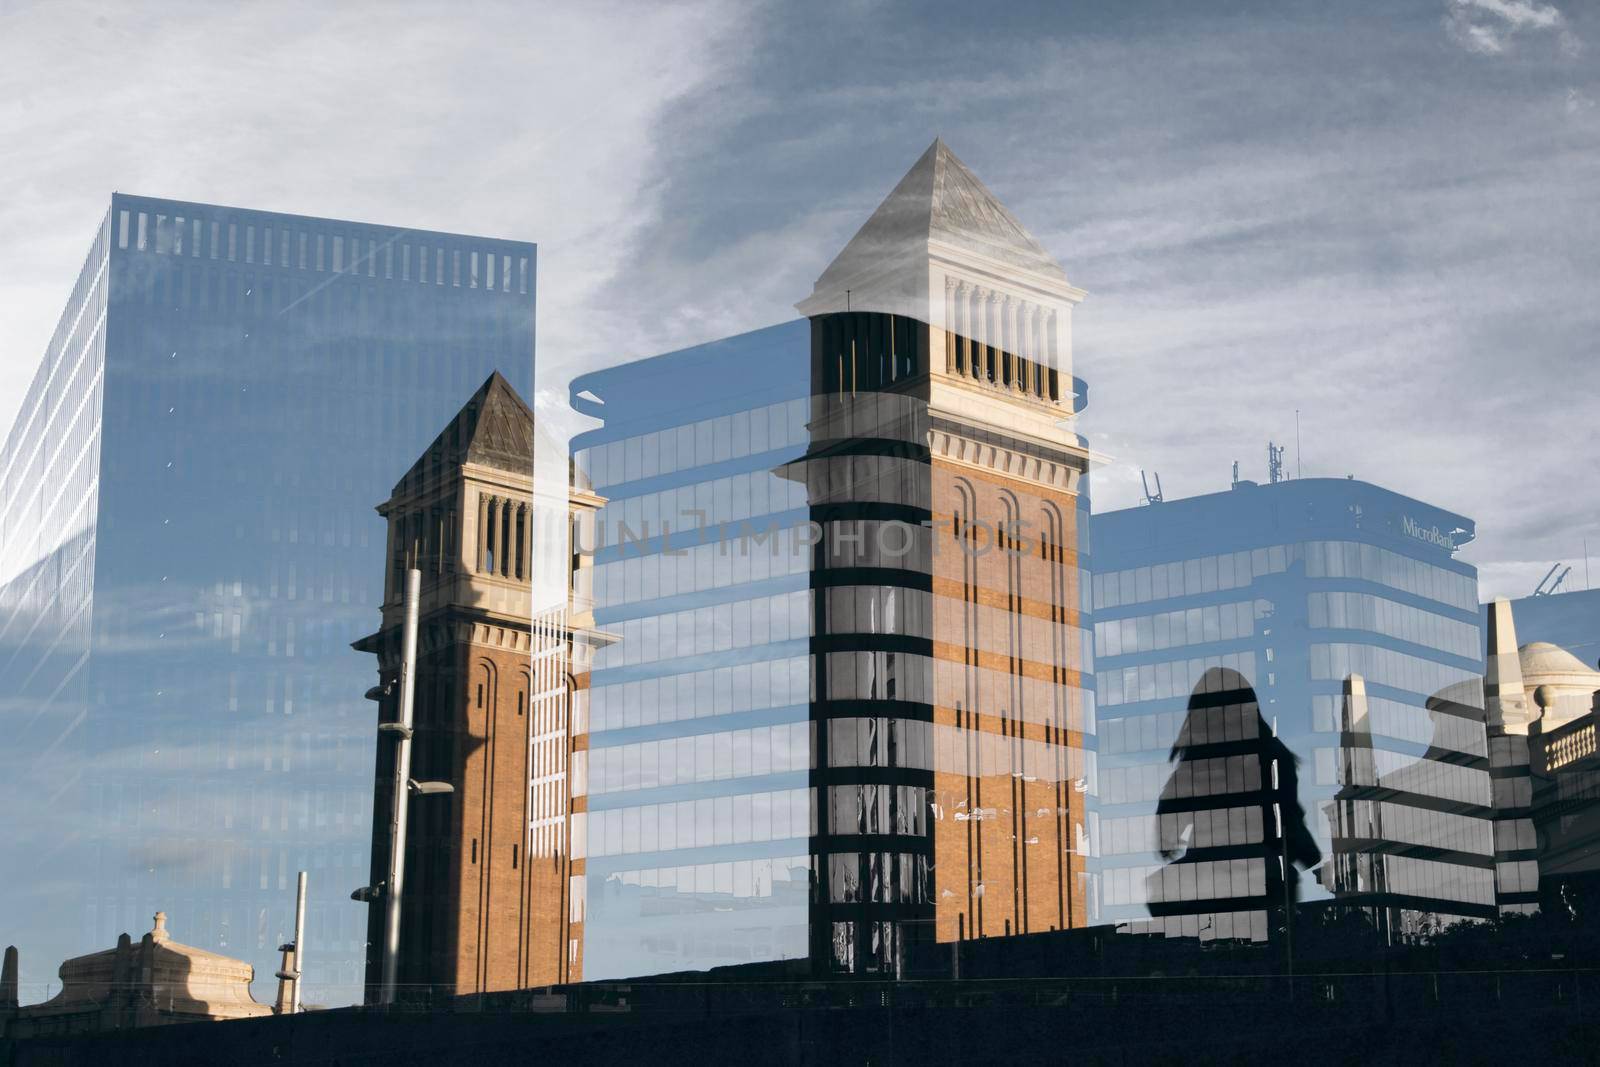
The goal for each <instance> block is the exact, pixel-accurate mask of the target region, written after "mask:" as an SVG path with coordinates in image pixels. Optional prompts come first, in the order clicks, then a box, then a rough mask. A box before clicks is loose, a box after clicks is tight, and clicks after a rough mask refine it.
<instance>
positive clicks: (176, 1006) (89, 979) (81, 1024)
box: [0, 911, 273, 1039]
mask: <svg viewBox="0 0 1600 1067" xmlns="http://www.w3.org/2000/svg"><path fill="white" fill-rule="evenodd" d="M60 975H61V991H60V992H59V993H57V994H56V995H55V996H54V997H51V998H50V999H49V1000H47V1001H45V1002H44V1003H42V1004H29V1005H26V1006H22V1007H19V1006H18V1004H17V950H16V949H15V948H7V949H6V955H5V971H4V975H3V977H0V1038H14V1039H15V1038H27V1037H51V1036H56V1035H61V1034H91V1033H98V1032H100V1031H104V1030H126V1029H130V1028H133V1027H140V1026H161V1025H164V1024H166V1023H192V1022H216V1021H220V1020H223V1019H250V1018H255V1017H257V1016H261V1015H271V1014H272V1012H273V1009H272V1008H269V1007H268V1006H267V1005H265V1004H257V1003H256V1002H255V1000H254V998H252V997H251V996H250V980H251V979H252V978H253V977H254V976H255V969H254V968H253V967H251V966H250V965H249V964H248V963H245V962H244V961H243V960H236V959H232V958H230V957H228V956H222V955H219V954H218V953H215V952H207V951H205V950H204V949H199V948H194V947H193V946H190V945H180V944H179V943H178V942H176V941H174V940H173V939H172V935H171V934H170V933H168V931H167V916H166V913H165V912H159V911H158V912H156V915H155V925H154V926H153V927H152V928H151V929H150V932H149V933H147V934H145V935H144V936H143V937H142V938H140V939H139V940H138V941H137V942H135V941H133V940H132V939H131V938H130V937H128V935H127V934H123V935H122V936H121V937H119V938H118V939H117V947H116V948H111V949H106V950H105V951H104V952H92V953H90V954H89V955H87V956H78V957H75V958H73V959H70V960H67V961H66V962H65V963H63V964H62V965H61V971H60Z"/></svg>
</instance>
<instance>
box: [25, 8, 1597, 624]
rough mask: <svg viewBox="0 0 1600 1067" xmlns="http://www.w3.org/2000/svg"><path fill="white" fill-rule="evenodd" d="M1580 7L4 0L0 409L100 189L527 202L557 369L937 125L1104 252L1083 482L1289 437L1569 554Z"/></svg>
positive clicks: (618, 345)
mask: <svg viewBox="0 0 1600 1067" xmlns="http://www.w3.org/2000/svg"><path fill="white" fill-rule="evenodd" d="M1597 49H1600V9H1597V8H1595V7H1592V6H1591V7H1584V6H1580V5H1579V4H1578V3H1576V2H1574V0H1564V2H1562V3H1559V4H1552V3H1541V2H1537V0H1385V2H1382V3H1359V2H1351V3H1341V4H1337V5H1329V4H1323V3H1297V2H1286V3H1260V4H1249V3H1237V2H1233V3H1198V2H1188V3H1177V2H1174V3H1159V2H1126V3H1106V4H1089V3H1075V4H1067V3H1050V4H1040V5H1037V6H1030V5H1027V4H1014V5H1005V6H997V5H981V6H975V5H970V4H956V5H940V4H930V3H914V4H913V3H904V4H900V3H888V2H874V0H844V2H833V3H829V2H822V3H805V4H780V3H742V4H733V3H716V2H710V3H695V4H683V5H669V4H643V5H622V4H606V3H583V4H572V5H565V6H564V5H562V4H559V3H541V4H539V5H522V4H495V3H478V4H473V5H459V4H452V5H445V4H405V3H398V4H396V3H387V4H381V5H379V4H360V3H349V4H342V5H337V6H333V5H320V4H315V5H314V4H297V3H281V4H274V5H254V6H239V5H227V6H220V5H211V4H185V3H181V2H171V3H164V4H161V5H146V6H145V7H143V8H138V7H134V6H131V5H111V4H92V3H71V2H67V3H50V4H42V3H38V4H36V3H29V2H17V0H0V183H3V189H4V195H3V196H0V247H3V249H4V252H3V254H0V351H3V353H4V356H3V358H0V423H4V424H9V422H10V420H11V418H12V416H13V414H14V412H15V410H16V407H17V405H18V404H19V402H20V400H21V398H22V395H23V391H24V390H25V389H26V387H27V383H28V381H29V379H30V378H31V376H32V373H33V369H34V367H35V365H36V364H37V361H38V359H39V357H40V355H41V354H42V353H43V350H44V348H45V345H46V343H47V341H48V339H49V337H50V334H51V333H52V331H53V329H54V327H55V321H56V317H57V315H58V314H59V312H60V308H61V306H62V304H63V303H64V301H65V299H66V296H67V294H68V292H69V291H70V289H71V286H72V283H73V280H74V279H75V277H76V275H77V272H78V270H79V268H80V267H81V265H82V263H83V257H84V254H85V252H86V251H87V248H88V245H89V240H90V238H91V236H92V233H93V230H94V227H95V225H96V224H97V222H98V221H99V219H100V217H101V216H102V215H103V213H104V211H105V209H106V205H107V198H108V197H109V195H110V193H111V192H112V191H113V190H118V191H123V192H130V193H141V194H148V195H155V196H165V197H171V198H179V199H193V200H199V201H207V202H214V203H223V204H233V205H241V206H249V207H258V208H265V209H270V210H282V211H291V212H299V213H304V214H311V215H324V216H333V217H343V218H354V219H361V220H366V221H372V222H380V223H391V224H400V225H406V226H412V227H417V228H429V229H438V230H447V231H457V232H465V233H476V234H484V235H491V236H501V237H511V238H518V239H526V240H533V241H537V242H538V243H539V245H540V260H539V301H540V310H539V315H540V327H539V331H540V333H539V375H540V380H541V383H542V385H541V396H540V397H539V403H540V407H541V410H548V409H549V408H550V406H551V405H553V404H559V402H560V400H561V397H562V396H563V395H564V390H563V389H562V383H564V381H565V380H566V378H567V377H569V376H570V375H571V374H572V373H575V372H578V371H583V370H592V369H595V368H597V367H601V366H607V365H611V364H615V363H619V362H623V361H625V360H630V359H636V358H640V357H642V356H646V355H650V354H653V353H656V352H661V351H667V350H670V349H673V348H677V347H681V346H684V345H688V344H693V343H696V342H699V341H704V340H709V339H713V338H716V337H720V336H724V335H727V334H730V333H735V332H739V331H742V330H747V329H752V328H756V327H759V326H763V325H768V324H771V323H774V322H779V321H783V320H785V319H788V318H791V317H793V316H794V314H795V312H794V310H793V305H794V302H795V301H797V300H799V299H801V298H802V297H804V296H805V295H807V294H808V293H809V292H810V291H811V285H812V282H813V281H814V280H815V278H816V277H817V275H818V274H820V273H821V271H822V269H823V268H824V267H825V266H826V265H827V263H828V261H829V260H830V259H831V258H832V256H833V254H834V253H835V252H836V251H837V250H838V249H839V248H840V247H842V246H843V244H844V243H845V241H847V240H848V238H849V237H850V235H851V234H852V233H853V232H854V230H855V228H856V227H857V226H859V225H860V223H861V222H862V221H864V220H865V219H866V217H867V215H868V214H870V212H871V211H872V209H873V207H874V206H876V204H877V203H878V201H879V200H881V199H882V197H883V196H884V195H885V194H886V193H887V192H888V191H889V189H890V188H892V187H893V185H894V184H895V182H896V181H897V180H898V179H899V177H900V176H901V174H902V173H903V172H904V171H905V170H906V169H907V168H908V167H909V166H910V165H911V164H912V163H913V162H914V161H915V160H916V158H917V157H918V156H919V155H920V154H921V153H922V151H923V150H924V149H925V148H926V147H927V145H928V143H929V142H930V141H931V140H932V139H933V138H934V136H935V135H939V136H942V137H944V139H945V140H946V141H947V142H948V143H949V144H950V145H951V147H952V148H953V149H954V150H955V152H956V153H957V154H958V155H959V156H960V157H961V158H962V159H963V160H964V161H965V162H966V163H967V164H968V165H969V166H970V167H971V168H972V169H973V170H974V171H975V172H976V173H977V174H978V175H979V176H980V177H981V178H982V179H983V180H984V181H985V182H986V183H987V184H988V185H989V186H990V188H991V189H992V190H993V191H994V192H995V193H996V194H997V195H998V196H999V197H1000V199H1001V200H1002V201H1004V202H1005V203H1006V204H1007V205H1008V206H1009V207H1010V208H1011V209H1012V211H1013V212H1014V213H1015V214H1016V215H1017V216H1018V217H1019V218H1020V219H1021V220H1022V221H1023V223H1024V224H1025V225H1026V226H1027V227H1028V228H1029V229H1030V230H1031V231H1032V232H1033V233H1034V234H1035V236H1036V237H1038V239H1039V240H1040V241H1041V242H1042V243H1043V244H1044V246H1045V247H1046V248H1047V249H1049V250H1050V251H1051V252H1052V253H1053V254H1055V256H1056V257H1057V258H1058V259H1059V260H1060V262H1061V263H1062V264H1063V266H1064V267H1065V269H1066V271H1067V274H1068V276H1069V277H1070V278H1071V280H1072V282H1073V283H1074V284H1076V285H1078V286H1081V287H1083V288H1084V289H1086V290H1088V293H1089V296H1088V299H1087V300H1086V301H1085V302H1084V304H1083V305H1082V307H1081V308H1080V309H1079V311H1078V312H1077V314H1076V318H1075V326H1074V338H1075V345H1076V352H1075V358H1076V366H1075V370H1076V373H1078V374H1079V375H1080V376H1082V377H1084V378H1086V379H1087V380H1088V382H1089V386H1090V408H1089V410H1088V412H1087V413H1086V414H1085V416H1084V420H1083V423H1082V426H1081V429H1082V430H1083V432H1084V433H1085V434H1086V435H1087V436H1088V437H1089V438H1090V441H1091V443H1092V444H1093V446H1094V447H1095V448H1096V449H1097V450H1098V451H1099V452H1101V453H1103V454H1104V455H1105V456H1106V457H1107V462H1106V464H1105V465H1104V466H1103V467H1102V468H1101V469H1100V470H1099V471H1098V472H1097V473H1096V475H1095V478H1094V493H1095V494H1096V507H1097V508H1108V507H1120V506H1129V505H1133V504H1136V503H1137V502H1138V499H1139V484H1140V482H1139V472H1140V471H1141V470H1148V471H1152V472H1159V473H1160V475H1161V477H1162V484H1163V488H1164V490H1165V492H1166V494H1167V496H1168V497H1178V496H1187V495H1193V494H1197V493H1203V492H1211V491H1216V490H1219V489H1223V488H1225V487H1226V486H1227V484H1228V481H1229V476H1230V470H1231V465H1232V463H1233V461H1234V460H1238V461H1239V462H1240V464H1241V474H1242V476H1244V477H1249V478H1256V479H1261V480H1264V479H1265V475H1266V470H1265V468H1266V451H1267V442H1268V441H1269V440H1272V441H1276V442H1278V443H1279V444H1283V445H1286V446H1287V448H1288V453H1287V456H1286V458H1287V462H1288V466H1289V468H1290V471H1291V472H1294V471H1301V472H1303V473H1304V475H1306V476H1313V475H1318V476H1335V477H1338V476H1343V475H1346V474H1353V475H1354V476H1356V477H1358V478H1363V479H1366V480H1369V481H1373V482H1377V483H1379V484H1382V485H1385V486H1387V487H1389V488H1392V489H1395V490H1398V491H1400V492H1403V493H1407V494H1409V495H1413V496H1417V497H1421V498H1423V499H1426V500H1428V501H1430V502H1432V503H1436V504H1439V505H1441V506H1444V507H1447V508H1450V509H1452V510H1455V511H1459V512H1462V513H1464V514H1467V515H1470V516H1472V517H1473V518H1475V519H1476V520H1477V524H1478V533H1479V536H1478V540H1477V542H1476V543H1475V544H1474V545H1472V546H1470V547H1469V548H1468V549H1467V550H1466V552H1465V553H1464V558H1466V559H1468V560H1469V561H1471V562H1473V563H1475V564H1477V565H1478V566H1479V567H1480V569H1481V572H1482V579H1483V592H1484V594H1485V595H1486V596H1488V595H1493V594H1509V595H1525V594H1526V593H1528V592H1531V591H1532V589H1533V587H1534V585H1535V583H1536V582H1537V581H1538V579H1539V577H1540V575H1542V574H1543V573H1544V571H1545V569H1546V568H1547V567H1548V566H1549V565H1550V564H1551V563H1553V562H1555V561H1557V560H1564V561H1566V562H1567V563H1570V564H1572V565H1573V566H1574V572H1573V575H1572V576H1571V577H1570V578H1569V579H1568V581H1569V582H1570V583H1572V585H1573V586H1574V587H1582V586H1583V585H1584V584H1585V582H1586V579H1587V575H1586V571H1587V568H1586V565H1585V560H1584V542H1585V539H1587V542H1588V549H1589V552H1590V553H1591V555H1592V556H1594V557H1595V561H1596V562H1597V563H1600V510H1597V508H1596V506H1595V502H1596V492H1595V491H1596V489H1597V477H1600V476H1597V475H1596V473H1595V472H1596V470H1597V469H1600V431H1597V429H1596V420H1595V419H1594V417H1593V403H1594V402H1593V399H1592V396H1593V394H1594V392H1595V387H1596V385H1597V384H1600V370H1597V369H1596V362H1595V359H1594V355H1595V353H1594V347H1595V340H1594V339H1595V338H1596V337H1597V336H1600V301H1596V300H1595V299H1594V297H1593V288H1594V284H1595V279H1596V277H1597V273H1600V272H1597V269H1596V268H1597V267H1600V212H1597V210H1596V207H1595V202H1596V198H1595V190H1596V189H1600V152H1597V151H1596V149H1597V147H1600V146H1597V143H1596V142H1597V135H1600V106H1597V105H1600V77H1597V72H1596V65H1595V57H1596V50H1597ZM1297 412H1298V437H1297V425H1296V423H1297V418H1296V413H1297ZM1297 440H1298V444H1297Z"/></svg>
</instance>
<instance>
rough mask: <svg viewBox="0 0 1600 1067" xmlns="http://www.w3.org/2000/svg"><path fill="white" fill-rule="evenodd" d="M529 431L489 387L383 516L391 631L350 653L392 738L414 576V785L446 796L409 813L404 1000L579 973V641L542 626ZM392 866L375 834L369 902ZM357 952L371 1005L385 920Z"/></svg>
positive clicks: (577, 510)
mask: <svg viewBox="0 0 1600 1067" xmlns="http://www.w3.org/2000/svg"><path fill="white" fill-rule="evenodd" d="M534 432H535V431H534V419H533V412H532V411H531V410H530V409H529V408H528V406H527V404H525V403H524V402H523V401H522V399H521V398H520V397H519V396H517V394H516V391H515V390H514V389H512V387H511V386H510V384H509V383H508V382H507V381H506V380H505V379H504V378H503V377H501V375H500V374H499V373H498V372H496V373H495V374H493V375H491V376H490V378H489V380H488V381H486V382H485V383H484V384H483V386H482V388H480V389H479V390H478V391H477V392H476V393H475V394H474V395H473V396H472V399H470V400H469V401H468V402H467V404H466V406H465V407H463V408H462V409H461V411H460V413H459V414H457V415H456V417H455V418H454V419H453V420H451V422H450V424H449V425H448V426H446V427H445V429H444V431H443V432H442V433H440V434H439V436H438V437H437V438H436V439H435V440H434V442H433V444H432V445H431V446H429V448H428V450H427V451H426V452H425V453H424V454H423V455H422V457H421V458H420V459H418V460H417V462H416V463H415V465H413V466H412V468H411V469H410V470H409V471H408V472H407V473H406V475H405V476H404V477H403V478H401V479H400V481H399V482H398V483H397V484H396V485H395V487H394V492H393V494H392V495H391V496H390V498H389V499H388V501H386V502H385V503H383V504H382V505H380V506H379V508H378V511H379V513H380V514H381V515H383V516H384V518H386V519H387V520H388V524H389V537H388V553H387V560H388V566H387V577H386V580H385V587H384V589H385V591H384V600H383V624H382V627H381V628H380V629H379V631H378V632H377V633H375V634H372V635H371V636H368V637H364V638H362V639H361V640H360V641H357V642H356V643H355V647H356V648H357V649H359V650H361V651H365V652H372V653H374V654H376V655H377V657H378V673H379V685H378V686H377V687H375V689H374V690H373V691H372V693H371V694H370V695H372V696H374V697H376V699H377V700H378V703H379V717H380V720H381V721H384V722H394V721H397V720H398V717H399V716H398V706H397V705H398V699H399V686H398V685H394V684H391V683H392V680H393V679H394V678H396V677H397V675H398V672H399V661H400V634H401V626H402V622H403V617H404V605H403V603H402V593H403V589H404V577H405V573H406V571H407V570H408V569H409V568H412V567H415V568H417V569H419V570H421V572H422V595H421V603H420V607H419V614H420V622H419V630H418V649H417V655H418V665H417V682H416V703H415V711H414V721H415V735H414V739H413V747H412V775H413V777H415V778H416V779H419V780H439V781H445V782H449V783H450V784H451V785H453V786H454V790H455V791H454V793H453V794H450V795H443V796H428V797H419V798H415V799H413V800H412V801H411V803H412V808H411V813H410V829H409V834H408V837H407V848H406V888H405V898H404V901H403V910H402V916H401V935H400V943H401V957H400V961H399V968H398V981H399V983H400V997H401V999H405V998H407V997H408V996H410V997H416V996H419V995H426V993H427V992H428V991H432V992H433V993H438V994H450V993H457V994H459V993H471V992H483V991H489V990H496V989H516V988H523V987H527V986H536V985H544V984H549V983H553V982H558V981H563V980H565V979H566V978H567V977H569V971H575V970H576V967H575V966H574V965H575V964H576V963H577V962H578V961H577V959H576V954H575V946H577V945H578V944H580V943H581V933H580V932H579V931H578V930H576V929H574V924H573V923H572V921H571V920H572V918H573V917H574V915H575V914H576V915H580V916H581V909H580V910H579V911H578V912H576V913H575V912H574V910H573V909H572V908H571V906H570V902H569V900H568V887H569V886H570V884H571V880H572V878H573V876H574V875H575V874H580V875H581V873H582V872H581V867H582V861H581V860H580V861H578V862H577V869H574V865H573V861H572V860H571V858H570V850H569V848H568V847H567V844H566V827H567V825H568V820H567V814H568V812H567V807H568V804H569V801H568V799H567V798H568V797H569V796H570V790H569V788H568V781H567V774H568V767H569V765H570V756H571V752H570V741H569V740H568V739H569V738H570V736H571V734H570V731H569V730H568V728H567V714H568V708H569V706H570V700H569V698H570V688H571V680H572V677H573V672H572V667H573V640H574V633H575V631H574V629H573V626H572V621H573V617H572V615H571V613H570V610H569V609H570V605H569V604H561V605H559V606H557V607H555V608H553V609H550V610H548V611H539V612H535V610H534V603H533V593H532V590H533V582H532V577H533V573H534V562H535V558H534V553H535V551H536V550H539V551H542V550H545V547H546V546H547V545H549V544H553V543H554V542H552V541H551V540H550V539H549V538H548V537H546V536H543V535H541V534H540V532H539V529H538V527H539V525H540V522H539V519H538V510H537V509H536V508H535V506H534V501H533V493H532V490H533V450H534ZM568 500H569V508H570V509H571V511H572V513H573V518H574V519H576V520H580V521H581V517H582V516H586V515H591V514H592V513H593V511H594V509H595V508H597V507H598V506H599V503H600V501H599V500H598V499H597V498H594V497H593V496H592V494H589V493H586V492H584V491H583V490H582V489H581V488H573V489H572V490H571V492H570V493H569V496H568ZM547 524H548V523H547ZM585 617H586V616H585ZM580 621H581V620H580ZM580 643H581V639H580ZM578 658H579V659H580V660H582V659H583V653H582V651H581V650H580V652H579V654H578ZM393 758H394V745H393V744H392V743H391V742H389V741H387V740H384V741H380V743H379V749H378V759H377V776H376V782H375V787H374V790H375V791H374V808H373V810H374V811H375V812H379V813H382V812H387V811H388V810H389V806H390V782H391V777H392V774H393V762H392V761H393ZM388 860H389V857H388V836H387V825H386V822H385V820H383V819H382V818H381V817H380V818H377V819H374V827H373V841H372V872H373V874H372V876H373V881H372V884H373V885H377V884H378V883H379V882H381V881H382V880H383V878H384V876H385V872H386V871H387V869H388ZM367 943H368V950H367V952H368V958H367V989H368V999H369V1000H370V999H372V997H373V995H374V992H375V990H376V987H377V984H378V981H379V976H380V973H381V969H382V959H381V956H382V944H383V908H382V906H381V904H380V905H379V906H375V907H373V908H372V909H371V912H370V914H369V917H368V936H367Z"/></svg>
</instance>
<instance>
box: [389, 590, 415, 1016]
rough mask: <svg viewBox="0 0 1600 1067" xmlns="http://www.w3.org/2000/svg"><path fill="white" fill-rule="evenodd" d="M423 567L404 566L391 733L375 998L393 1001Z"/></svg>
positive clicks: (408, 797) (398, 954) (398, 960)
mask: <svg viewBox="0 0 1600 1067" xmlns="http://www.w3.org/2000/svg"><path fill="white" fill-rule="evenodd" d="M421 596H422V572H421V571H420V570H417V569H416V568H415V567H413V568H411V569H409V570H407V571H406V588H405V625H404V627H403V629H402V630H401V634H400V718H399V722H398V724H397V725H398V726H399V729H397V730H392V731H388V732H392V733H393V734H394V735H395V751H394V782H393V787H392V793H391V796H390V806H389V879H388V882H387V883H386V884H385V886H384V893H383V906H384V913H383V986H382V989H381V992H380V993H379V1003H382V1004H393V1003H394V998H395V978H396V975H397V973H398V970H399V966H400V898H401V891H402V888H403V885H404V881H405V870H406V814H407V811H408V809H409V808H410V806H411V805H410V800H411V796H410V784H411V729H412V727H411V723H412V705H413V702H414V700H415V698H416V689H417V602H418V601H419V600H420V599H421Z"/></svg>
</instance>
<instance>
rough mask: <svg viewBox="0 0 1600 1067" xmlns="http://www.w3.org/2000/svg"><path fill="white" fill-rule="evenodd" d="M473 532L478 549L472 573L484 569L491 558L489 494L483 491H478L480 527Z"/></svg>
mask: <svg viewBox="0 0 1600 1067" xmlns="http://www.w3.org/2000/svg"><path fill="white" fill-rule="evenodd" d="M473 534H474V537H473V541H474V542H475V543H476V544H477V546H478V551H477V555H476V557H475V558H474V559H473V561H472V573H474V574H477V573H479V572H481V571H482V570H483V569H484V561H485V560H486V559H488V558H489V496H488V494H486V493H483V492H480V493H478V528H477V529H476V530H474V531H473Z"/></svg>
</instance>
